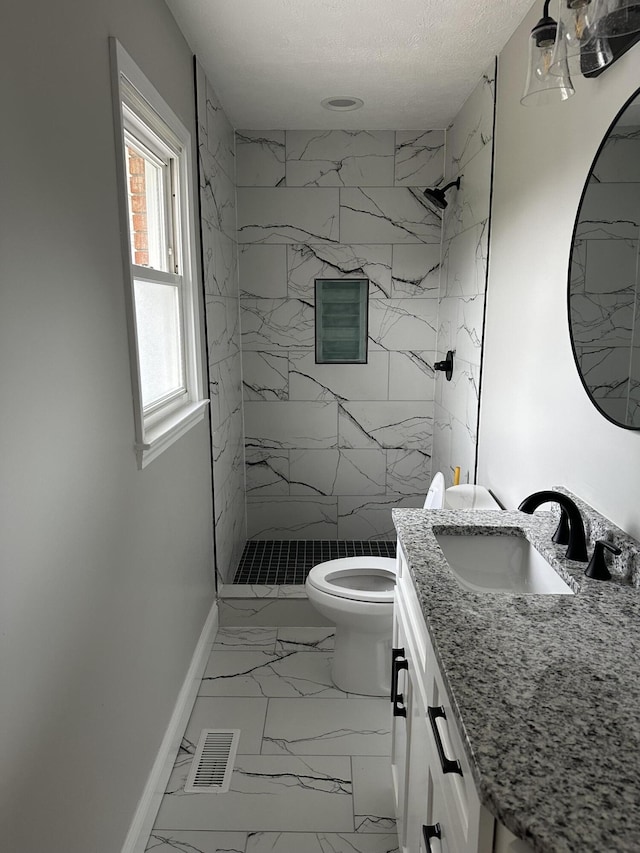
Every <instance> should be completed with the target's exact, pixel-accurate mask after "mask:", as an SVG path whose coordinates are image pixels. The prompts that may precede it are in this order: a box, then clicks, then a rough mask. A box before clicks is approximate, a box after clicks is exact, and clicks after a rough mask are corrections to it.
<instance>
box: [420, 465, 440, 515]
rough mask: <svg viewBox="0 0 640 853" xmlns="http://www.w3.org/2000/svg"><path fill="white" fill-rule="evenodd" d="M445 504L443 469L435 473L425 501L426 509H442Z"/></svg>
mask: <svg viewBox="0 0 640 853" xmlns="http://www.w3.org/2000/svg"><path fill="white" fill-rule="evenodd" d="M443 506H444V476H443V474H442V472H441V471H438V473H437V474H435V475H434V477H433V480H432V481H431V485H430V486H429V491H428V492H427V497H426V499H425V502H424V509H442V507H443Z"/></svg>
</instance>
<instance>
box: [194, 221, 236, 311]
mask: <svg viewBox="0 0 640 853" xmlns="http://www.w3.org/2000/svg"><path fill="white" fill-rule="evenodd" d="M202 257H203V268H204V289H205V294H206V295H207V296H209V295H213V296H236V297H237V296H238V276H237V265H238V247H237V245H236V242H235V240H232V239H230V238H229V237H227V236H226V235H225V234H223V233H222V232H221V231H219V230H218V229H217V228H215V227H214V226H213V225H211V224H210V223H208V222H206V221H205V220H204V219H203V220H202Z"/></svg>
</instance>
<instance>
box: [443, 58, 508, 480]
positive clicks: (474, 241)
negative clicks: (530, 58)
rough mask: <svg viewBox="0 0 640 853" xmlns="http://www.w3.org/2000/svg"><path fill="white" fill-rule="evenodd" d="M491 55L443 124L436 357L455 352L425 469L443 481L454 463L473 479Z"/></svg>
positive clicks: (484, 262) (488, 175)
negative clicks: (445, 203)
mask: <svg viewBox="0 0 640 853" xmlns="http://www.w3.org/2000/svg"><path fill="white" fill-rule="evenodd" d="M494 108H495V61H494V62H492V63H491V65H490V66H489V68H488V69H487V70H486V72H485V74H484V75H483V76H482V78H481V79H480V82H479V83H478V85H477V86H476V88H475V89H474V91H473V93H472V94H471V95H470V96H469V98H468V99H467V101H466V103H465V104H464V106H463V107H462V109H461V110H460V112H459V113H458V115H457V116H456V117H455V119H454V120H453V122H452V124H451V125H450V127H449V128H448V129H447V143H446V158H445V177H444V180H445V182H446V183H449V182H450V181H455V180H456V178H458V177H460V178H461V180H460V188H459V189H456V188H455V187H452V188H451V189H450V190H448V192H447V200H448V206H447V208H446V209H445V211H444V233H443V239H442V265H441V270H440V303H439V308H438V352H437V360H439V361H441V360H443V359H444V358H445V356H446V354H447V350H454V351H455V356H454V369H453V376H452V378H451V380H450V381H448V380H447V379H446V377H445V374H444V373H442V372H440V371H438V372H437V373H436V384H435V418H434V427H433V460H432V470H433V471H434V472H436V471H442V472H443V473H444V475H445V478H446V480H447V485H450V484H451V482H452V475H453V469H454V468H455V467H456V466H459V467H460V481H461V482H462V483H468V482H469V483H473V482H475V480H474V478H475V468H476V448H477V431H478V398H479V397H478V395H479V387H480V361H481V355H482V332H483V320H484V317H483V314H484V303H485V292H486V284H487V260H488V245H489V212H490V210H489V208H490V201H491V169H492V165H493V119H494Z"/></svg>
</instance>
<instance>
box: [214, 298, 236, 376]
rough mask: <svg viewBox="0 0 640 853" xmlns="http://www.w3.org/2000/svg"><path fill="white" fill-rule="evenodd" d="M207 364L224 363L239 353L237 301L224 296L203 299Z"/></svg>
mask: <svg viewBox="0 0 640 853" xmlns="http://www.w3.org/2000/svg"><path fill="white" fill-rule="evenodd" d="M205 318H206V323H207V343H208V345H209V349H208V360H209V364H210V365H211V364H216V363H217V362H219V361H224V359H225V358H228V357H229V356H230V355H232V354H234V353H237V352H239V351H240V334H239V333H240V326H239V319H238V300H237V299H230V298H228V297H226V296H210V295H207V296H206V297H205Z"/></svg>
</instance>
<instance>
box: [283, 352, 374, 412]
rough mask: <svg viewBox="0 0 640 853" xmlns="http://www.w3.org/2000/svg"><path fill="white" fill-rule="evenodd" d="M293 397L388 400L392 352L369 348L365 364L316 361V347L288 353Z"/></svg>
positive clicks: (290, 394) (290, 395)
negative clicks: (390, 353)
mask: <svg viewBox="0 0 640 853" xmlns="http://www.w3.org/2000/svg"><path fill="white" fill-rule="evenodd" d="M289 364H290V371H289V397H290V399H291V400H335V399H344V400H381V399H382V400H386V399H387V394H388V384H389V354H388V353H386V352H380V351H373V350H369V353H368V355H367V363H366V364H316V360H315V353H314V352H313V351H306V352H304V351H303V352H296V351H295V350H292V351H291V352H290V354H289Z"/></svg>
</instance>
